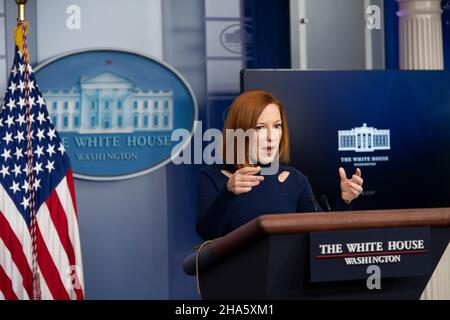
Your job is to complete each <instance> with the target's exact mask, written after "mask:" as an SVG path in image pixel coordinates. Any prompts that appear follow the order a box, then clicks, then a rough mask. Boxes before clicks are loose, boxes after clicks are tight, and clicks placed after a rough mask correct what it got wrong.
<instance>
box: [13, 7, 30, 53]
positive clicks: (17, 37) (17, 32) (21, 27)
mask: <svg viewBox="0 0 450 320" xmlns="http://www.w3.org/2000/svg"><path fill="white" fill-rule="evenodd" d="M27 2H28V0H16V4H17V5H18V6H19V16H18V18H17V26H16V27H15V29H14V42H15V43H16V46H17V47H18V48H19V50H20V52H21V53H22V54H23V55H24V56H25V57H26V58H27V60H26V61H29V55H28V50H27V48H26V44H25V43H24V40H25V39H26V36H27V33H28V29H29V25H28V22H27V20H26V19H25V5H26V4H27Z"/></svg>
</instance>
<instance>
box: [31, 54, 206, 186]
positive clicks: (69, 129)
mask: <svg viewBox="0 0 450 320" xmlns="http://www.w3.org/2000/svg"><path fill="white" fill-rule="evenodd" d="M36 77H37V78H38V80H39V83H40V87H41V91H42V93H43V96H44V99H45V102H46V105H47V109H48V111H49V114H50V117H51V120H52V122H53V124H54V126H55V127H56V129H57V131H58V132H59V133H60V136H61V139H62V141H63V143H64V146H65V148H66V150H67V152H68V154H69V156H70V158H71V161H72V167H73V170H74V174H75V177H78V178H83V179H87V180H97V181H108V180H121V179H127V178H132V177H136V176H139V175H142V174H145V173H148V172H151V171H153V170H156V169H157V168H160V167H162V166H163V165H165V164H166V163H168V162H170V161H171V154H172V151H173V148H174V145H175V144H177V143H176V142H173V141H172V139H171V136H172V132H173V131H174V130H176V129H185V130H187V131H188V132H193V129H194V123H195V120H196V118H197V115H198V110H197V103H196V100H195V97H194V94H193V92H192V90H191V89H190V87H189V85H188V84H187V82H186V81H185V80H184V79H183V78H182V77H181V75H180V74H179V73H178V72H177V71H175V70H174V69H173V68H171V67H170V66H168V65H166V64H165V63H164V62H161V61H158V60H156V59H154V58H150V57H146V56H144V55H141V54H138V53H133V52H127V51H122V50H120V51H119V50H110V49H98V50H86V51H80V52H75V53H70V54H67V55H64V56H62V57H57V58H55V59H53V60H51V61H49V62H47V63H45V64H43V65H41V66H38V67H37V68H36ZM188 142H189V141H187V142H186V145H187V143H188Z"/></svg>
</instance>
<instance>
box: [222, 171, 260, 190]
mask: <svg viewBox="0 0 450 320" xmlns="http://www.w3.org/2000/svg"><path fill="white" fill-rule="evenodd" d="M259 171H261V168H260V167H245V168H242V169H239V170H237V171H236V172H235V173H234V174H232V175H231V176H230V178H229V179H228V182H227V189H228V191H230V192H233V193H234V194H236V195H238V194H241V193H246V192H250V191H251V190H252V188H253V187H255V186H257V185H259V184H260V183H261V182H262V181H264V177H263V176H256V174H257V173H258V172H259Z"/></svg>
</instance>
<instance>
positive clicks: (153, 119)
mask: <svg viewBox="0 0 450 320" xmlns="http://www.w3.org/2000/svg"><path fill="white" fill-rule="evenodd" d="M42 94H43V96H44V99H45V101H46V103H47V109H48V111H49V113H50V117H51V119H52V122H53V125H54V126H55V128H56V129H57V130H58V131H60V132H78V133H80V134H95V133H133V132H139V131H171V130H173V100H174V99H173V91H164V90H142V89H140V88H136V87H134V86H133V83H132V81H131V80H129V79H127V78H125V77H122V76H120V75H118V74H115V73H113V72H110V71H105V72H103V73H101V74H98V75H96V76H93V77H81V78H80V81H79V83H78V85H77V86H76V87H74V88H72V90H70V91H44V92H43V93H42Z"/></svg>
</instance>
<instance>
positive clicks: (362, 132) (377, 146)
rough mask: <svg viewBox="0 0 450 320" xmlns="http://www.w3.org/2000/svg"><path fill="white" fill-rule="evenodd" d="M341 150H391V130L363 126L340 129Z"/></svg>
mask: <svg viewBox="0 0 450 320" xmlns="http://www.w3.org/2000/svg"><path fill="white" fill-rule="evenodd" d="M338 136H339V151H355V152H373V151H378V150H391V133H390V130H378V129H376V128H373V127H368V126H367V124H366V123H364V124H363V126H362V127H359V128H353V129H351V130H339V132H338Z"/></svg>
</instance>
